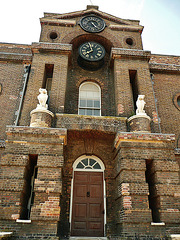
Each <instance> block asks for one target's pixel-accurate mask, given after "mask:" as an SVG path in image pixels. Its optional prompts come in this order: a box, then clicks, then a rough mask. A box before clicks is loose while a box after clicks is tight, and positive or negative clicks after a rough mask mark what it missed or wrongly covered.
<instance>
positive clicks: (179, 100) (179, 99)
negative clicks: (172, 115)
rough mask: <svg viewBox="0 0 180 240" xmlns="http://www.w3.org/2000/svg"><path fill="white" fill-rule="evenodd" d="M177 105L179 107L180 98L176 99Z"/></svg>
mask: <svg viewBox="0 0 180 240" xmlns="http://www.w3.org/2000/svg"><path fill="white" fill-rule="evenodd" d="M177 104H178V106H179V107H180V96H179V97H178V98H177Z"/></svg>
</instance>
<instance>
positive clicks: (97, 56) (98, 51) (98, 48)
mask: <svg viewBox="0 0 180 240" xmlns="http://www.w3.org/2000/svg"><path fill="white" fill-rule="evenodd" d="M79 55H80V57H82V58H83V59H85V60H87V61H91V62H97V61H100V60H101V59H103V58H104V56H105V49H104V47H103V46H102V45H101V44H99V43H96V42H85V43H83V44H82V45H81V46H80V47H79Z"/></svg>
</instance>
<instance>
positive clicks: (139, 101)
mask: <svg viewBox="0 0 180 240" xmlns="http://www.w3.org/2000/svg"><path fill="white" fill-rule="evenodd" d="M144 97H145V95H138V99H137V101H136V106H137V109H136V115H146V113H145V110H144V106H145V104H146V103H145V101H144Z"/></svg>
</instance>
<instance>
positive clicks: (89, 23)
mask: <svg viewBox="0 0 180 240" xmlns="http://www.w3.org/2000/svg"><path fill="white" fill-rule="evenodd" d="M80 26H81V27H82V29H83V30H85V31H86V32H92V33H97V32H101V31H102V30H104V28H105V26H106V24H105V22H104V20H103V19H101V18H100V17H97V16H86V17H83V18H82V19H81V21H80Z"/></svg>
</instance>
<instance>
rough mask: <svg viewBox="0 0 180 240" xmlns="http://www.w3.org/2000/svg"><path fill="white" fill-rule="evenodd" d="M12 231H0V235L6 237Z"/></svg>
mask: <svg viewBox="0 0 180 240" xmlns="http://www.w3.org/2000/svg"><path fill="white" fill-rule="evenodd" d="M12 234H13V232H0V237H8V236H11V235H12Z"/></svg>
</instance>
